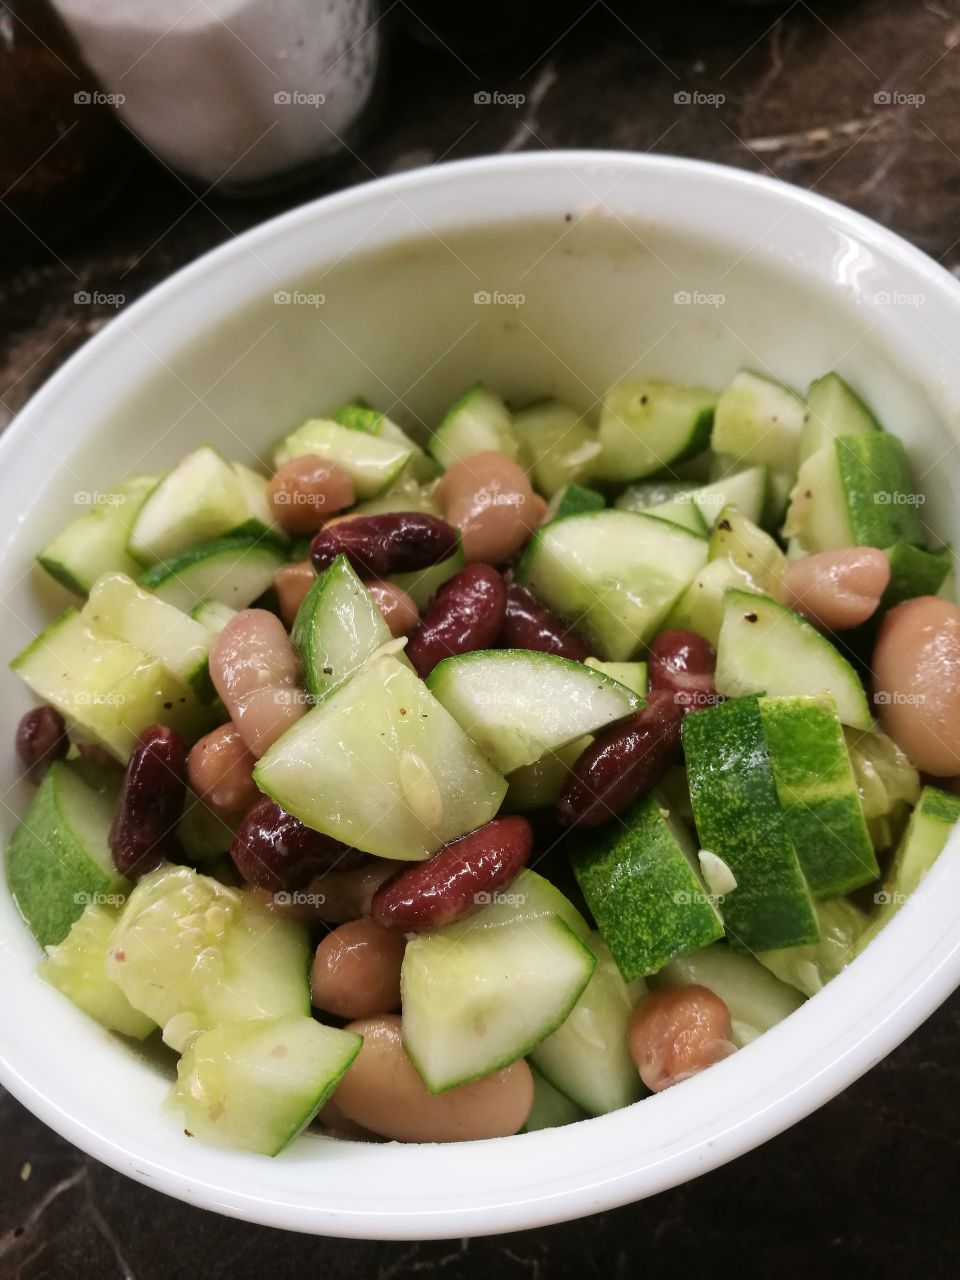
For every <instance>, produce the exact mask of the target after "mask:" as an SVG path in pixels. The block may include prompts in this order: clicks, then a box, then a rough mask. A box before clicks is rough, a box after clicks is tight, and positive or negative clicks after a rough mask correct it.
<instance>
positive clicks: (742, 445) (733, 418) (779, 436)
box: [710, 369, 806, 471]
mask: <svg viewBox="0 0 960 1280" xmlns="http://www.w3.org/2000/svg"><path fill="white" fill-rule="evenodd" d="M805 416H806V405H805V404H804V402H803V400H801V398H800V397H799V396H798V395H797V394H796V392H795V391H791V390H790V388H789V387H785V386H783V384H782V383H780V382H774V381H773V380H772V379H770V378H763V377H761V376H760V374H758V373H751V372H750V371H749V370H747V369H743V370H741V372H740V373H738V374H737V376H736V377H735V378H734V379H733V381H732V382H731V383H730V385H729V386H728V387H727V389H726V390H725V391H724V392H723V394H722V395H721V396H720V399H719V400H718V401H717V408H716V413H715V415H714V419H713V434H712V436H711V437H710V447H711V448H712V449H714V450H716V452H717V453H725V454H729V455H730V456H731V457H734V458H736V459H737V460H738V461H741V462H750V463H761V464H764V465H766V466H769V467H779V468H781V470H787V471H796V469H797V464H798V461H799V457H798V452H799V446H800V433H801V431H802V430H803V423H804V418H805Z"/></svg>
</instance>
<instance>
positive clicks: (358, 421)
mask: <svg viewBox="0 0 960 1280" xmlns="http://www.w3.org/2000/svg"><path fill="white" fill-rule="evenodd" d="M330 419H331V421H333V422H338V423H339V424H340V426H341V427H350V428H352V430H354V431H368V432H369V433H370V435H372V436H379V437H380V439H381V440H386V441H388V442H389V443H390V444H396V445H399V446H400V447H401V448H402V449H409V450H410V461H409V462H408V463H407V465H406V468H405V474H407V475H409V476H410V478H411V479H413V480H415V481H417V482H418V483H420V484H426V483H427V482H428V481H430V480H434V479H436V477H437V476H438V475H439V474H440V467H439V466H438V465H437V463H436V462H434V460H433V458H431V457H430V456H429V454H427V453H426V452H425V451H424V450H423V449H421V448H420V446H419V445H418V444H417V443H416V441H415V440H411V439H410V436H409V435H408V434H407V433H406V431H404V430H403V428H402V427H399V426H397V424H396V423H395V422H394V421H393V420H392V419H390V418H388V417H387V415H386V414H385V413H378V412H377V410H376V409H371V408H370V407H369V405H366V404H364V403H363V401H359V400H358V401H354V402H353V403H351V404H344V405H341V406H340V408H339V409H335V410H334V411H333V413H331V415H330Z"/></svg>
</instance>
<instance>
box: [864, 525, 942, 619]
mask: <svg viewBox="0 0 960 1280" xmlns="http://www.w3.org/2000/svg"><path fill="white" fill-rule="evenodd" d="M887 559H888V560H889V561H890V581H889V582H888V583H887V589H886V590H885V591H884V593H883V595H882V597H881V598H880V607H879V609H878V610H877V613H878V614H879V615H881V616H882V615H883V614H884V613H887V612H888V611H889V610H890V609H892V608H894V606H895V605H898V604H902V603H903V601H904V600H911V599H913V597H914V596H935V595H938V594H943V590H944V585H945V584H946V583H947V580H948V578H949V577H950V574H951V573H952V571H953V553H952V552H951V550H950V548H949V547H939V548H938V549H937V550H936V551H923V550H921V548H920V547H914V546H912V545H911V544H910V543H909V542H898V543H896V544H895V545H894V546H892V547H888V548H887Z"/></svg>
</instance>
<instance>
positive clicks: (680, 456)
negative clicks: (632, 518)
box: [595, 380, 717, 482]
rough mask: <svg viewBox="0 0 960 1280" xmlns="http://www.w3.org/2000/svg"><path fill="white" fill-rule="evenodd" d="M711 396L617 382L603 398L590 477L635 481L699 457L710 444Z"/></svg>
mask: <svg viewBox="0 0 960 1280" xmlns="http://www.w3.org/2000/svg"><path fill="white" fill-rule="evenodd" d="M716 403H717V396H716V392H714V391H708V390H707V389H706V388H705V387H678V386H676V385H674V384H673V383H670V382H656V381H645V380H641V381H634V382H619V383H617V384H616V386H613V387H611V388H610V390H609V391H608V392H607V394H606V395H605V396H604V398H603V406H602V408H601V411H600V433H599V434H600V446H601V450H602V452H601V453H600V456H599V457H598V458H597V461H596V464H595V474H597V475H599V476H602V477H603V479H604V480H614V481H621V482H623V481H627V480H639V479H641V478H642V477H643V476H649V475H653V473H654V472H656V471H661V470H663V468H664V467H667V466H670V465H671V463H676V462H683V461H684V460H685V459H686V458H693V457H695V456H696V455H697V454H698V453H702V452H703V450H704V449H706V448H707V446H708V445H709V443H710V428H711V426H712V424H713V411H714V407H715V405H716Z"/></svg>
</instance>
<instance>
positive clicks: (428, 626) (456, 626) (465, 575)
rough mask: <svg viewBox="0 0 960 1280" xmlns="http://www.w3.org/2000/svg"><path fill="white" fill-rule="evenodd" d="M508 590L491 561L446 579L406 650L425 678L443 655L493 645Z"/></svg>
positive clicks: (502, 615)
mask: <svg viewBox="0 0 960 1280" xmlns="http://www.w3.org/2000/svg"><path fill="white" fill-rule="evenodd" d="M506 598H507V593H506V589H505V588H504V585H503V579H502V578H501V577H500V575H499V573H497V571H496V569H492V568H491V567H490V565H488V564H472V565H470V567H469V568H468V569H462V570H461V571H460V573H458V574H455V575H454V576H453V577H452V578H450V579H449V581H447V582H445V583H444V584H443V586H442V587H441V588H440V590H439V591H438V592H437V594H436V595H435V596H434V598H433V600H432V602H431V603H430V605H429V606H428V608H427V611H426V613H425V614H424V617H423V621H422V622H421V623H420V627H419V629H418V630H417V631H416V633H415V634H414V636H413V637H412V638H411V640H410V643H409V644H408V645H407V648H406V654H407V657H408V658H409V659H410V661H411V662H412V663H413V665H414V668H415V670H416V672H417V675H419V676H421V677H422V678H423V679H426V677H427V676H428V675H429V674H430V672H431V671H432V670H433V668H434V667H435V666H436V665H437V663H438V662H440V661H441V660H442V659H443V658H449V657H451V656H452V655H453V654H456V653H471V652H472V651H473V650H474V649H489V648H490V646H491V645H492V644H493V642H494V640H496V638H497V635H498V634H499V632H500V628H501V627H502V626H503V618H504V610H505V608H506Z"/></svg>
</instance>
